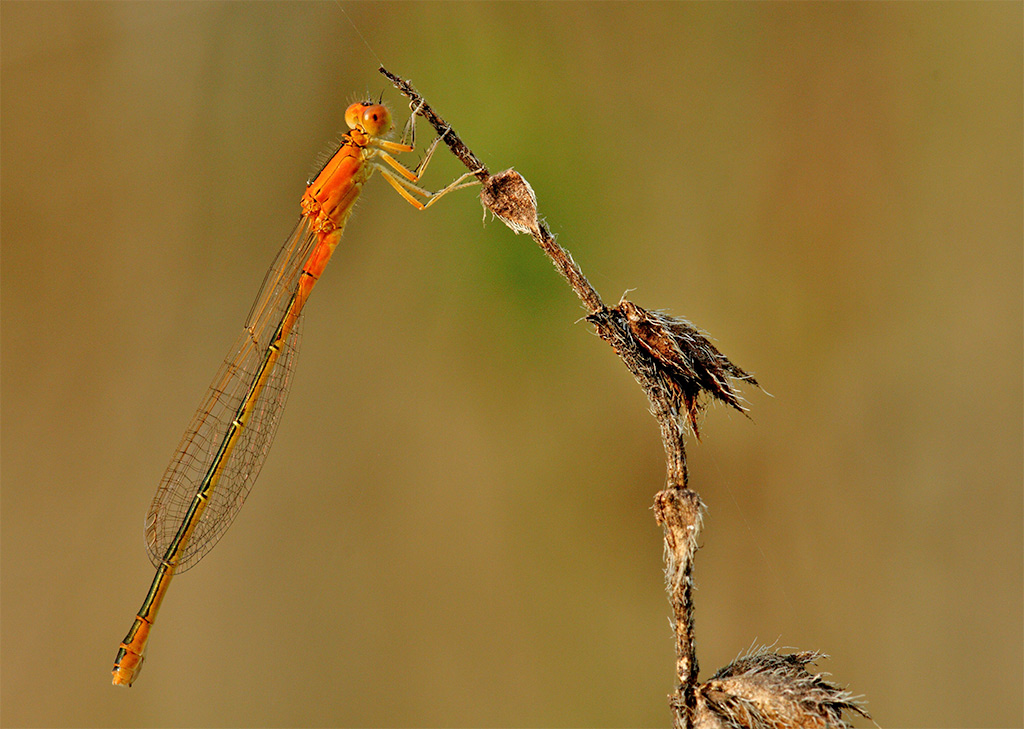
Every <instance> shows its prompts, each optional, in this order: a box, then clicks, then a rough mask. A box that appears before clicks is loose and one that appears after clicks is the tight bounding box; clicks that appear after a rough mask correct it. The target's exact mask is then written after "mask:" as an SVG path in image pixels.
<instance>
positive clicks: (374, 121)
mask: <svg viewBox="0 0 1024 729" xmlns="http://www.w3.org/2000/svg"><path fill="white" fill-rule="evenodd" d="M360 121H361V126H362V127H363V131H364V132H366V133H367V134H369V135H371V136H377V135H380V134H384V133H385V132H387V131H389V130H390V129H391V112H390V111H388V108H387V107H386V106H384V104H370V105H369V106H363V109H362V114H361V115H360Z"/></svg>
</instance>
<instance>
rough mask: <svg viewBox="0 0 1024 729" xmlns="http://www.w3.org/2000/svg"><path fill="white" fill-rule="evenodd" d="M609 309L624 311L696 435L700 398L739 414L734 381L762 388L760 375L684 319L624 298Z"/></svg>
mask: <svg viewBox="0 0 1024 729" xmlns="http://www.w3.org/2000/svg"><path fill="white" fill-rule="evenodd" d="M608 311H609V312H610V313H615V312H617V313H619V314H621V316H622V317H623V319H624V320H625V322H626V324H627V325H628V327H629V331H630V333H631V334H632V335H633V338H634V339H635V340H636V341H637V343H638V344H639V345H640V346H641V347H642V348H643V349H644V350H645V351H646V352H647V353H648V354H650V356H651V358H652V359H653V360H654V363H655V366H656V368H657V370H658V372H659V373H660V374H661V375H663V378H664V380H665V381H666V383H667V384H668V385H669V386H670V388H672V390H673V393H674V394H675V395H676V396H678V398H679V400H680V401H681V404H682V405H683V408H684V409H685V412H686V416H687V419H688V420H689V423H690V427H691V428H693V433H694V435H696V436H697V437H698V438H700V432H699V431H698V430H697V417H698V416H699V415H700V413H701V411H702V410H703V409H704V407H705V405H706V402H707V401H706V399H704V398H702V395H703V394H704V393H707V394H708V395H710V396H711V397H712V398H714V399H716V400H721V401H722V402H724V403H726V404H727V405H731V406H732V407H734V408H736V409H737V410H739V411H740V412H741V413H746V412H747V408H746V406H745V405H744V404H743V398H742V396H741V395H740V394H739V392H738V390H737V389H736V384H735V383H736V381H742V382H749V383H750V384H751V385H754V386H755V387H759V385H758V384H757V380H755V379H754V377H753V375H750V374H749V373H747V372H744V371H743V370H742V369H740V368H739V367H737V366H736V365H734V364H733V363H732V362H731V361H729V359H728V358H727V357H726V356H725V355H724V354H722V353H721V352H719V351H718V348H717V347H715V345H714V344H712V343H711V340H710V338H709V337H708V335H707V334H705V333H704V332H702V331H700V330H699V329H697V327H695V326H693V324H691V323H690V322H688V321H686V320H685V319H676V318H674V317H671V316H667V315H666V314H663V313H661V312H658V311H647V310H646V309H641V308H640V307H639V306H637V305H636V304H634V303H633V302H632V301H627V300H626V299H622V300H621V301H620V302H619V303H618V305H617V306H615V307H613V308H611V309H609V310H608Z"/></svg>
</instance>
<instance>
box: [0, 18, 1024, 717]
mask: <svg viewBox="0 0 1024 729" xmlns="http://www.w3.org/2000/svg"><path fill="white" fill-rule="evenodd" d="M342 7H344V10H345V12H344V13H343V12H342V10H341V7H339V5H338V4H337V3H333V2H323V3H310V4H305V3H260V4H247V3H231V4H214V3H202V4H197V3H183V4H175V3H170V4H165V3H159V4H150V3H45V4H44V3H9V2H5V3H3V5H2V6H0V11H2V22H0V48H2V90H3V93H2V120H3V125H2V137H0V145H2V146H0V149H2V216H0V226H2V227H0V235H2V316H3V320H2V365H3V369H2V421H3V427H2V511H0V515H2V575H3V579H2V601H0V610H2V641H0V648H2V651H0V653H2V683H0V688H2V695H0V703H2V723H3V725H4V726H53V727H65V726H66V727H71V726H75V727H84V726H110V727H121V726H144V727H148V726H154V727H159V726H211V727H214V726H471V725H472V726H602V727H604V726H608V727H612V726H668V725H669V724H670V714H669V709H668V706H667V701H666V696H667V694H669V693H670V692H671V691H672V689H673V673H674V663H673V661H674V655H673V647H672V646H673V643H672V637H671V632H670V629H669V624H668V615H669V608H668V603H667V602H666V598H665V594H664V587H663V583H662V559H661V558H662V554H661V550H662V547H661V531H660V529H659V528H658V527H657V526H656V525H655V523H654V518H653V515H652V513H651V511H650V506H651V503H652V499H653V496H654V494H655V492H656V491H658V489H659V488H661V486H662V485H663V478H664V472H663V469H664V464H663V454H662V449H661V443H660V440H659V437H658V432H657V428H656V425H655V423H654V421H653V419H652V418H651V417H650V415H649V414H648V412H647V404H646V401H645V399H644V397H643V395H642V393H641V391H640V390H639V388H638V387H637V386H636V384H635V382H634V381H633V380H632V378H631V377H630V376H629V374H628V373H627V371H626V370H625V368H624V367H623V366H622V365H621V364H620V363H619V361H618V360H617V358H616V357H615V356H614V355H613V353H612V352H611V351H610V349H609V348H608V347H607V345H605V344H604V343H602V342H601V341H600V340H599V339H597V338H596V337H595V336H594V335H593V334H592V333H591V330H590V328H589V327H588V326H587V325H586V323H585V322H581V321H578V319H579V318H580V317H581V316H582V315H583V313H584V312H583V310H582V309H581V308H580V306H579V304H578V302H577V301H576V299H575V297H574V295H573V294H572V293H571V291H570V290H569V288H568V287H567V286H566V285H565V283H564V282H563V281H562V280H561V279H560V278H559V277H558V276H557V275H556V273H555V272H554V270H553V269H552V266H551V264H550V263H549V262H548V261H547V260H546V258H545V257H544V256H543V255H542V254H541V252H540V251H539V250H538V249H537V248H536V246H535V245H534V244H533V243H532V241H530V240H529V239H528V238H527V237H525V236H518V237H517V236H514V235H513V234H512V233H511V232H510V231H509V230H507V229H506V228H505V227H504V226H503V225H501V224H500V223H499V222H497V221H493V220H492V221H484V222H482V221H481V218H482V215H481V208H480V205H479V203H478V201H477V200H476V194H475V192H474V191H472V190H467V191H463V192H460V193H455V194H453V195H451V196H450V197H449V198H447V199H445V200H444V201H443V202H442V203H441V204H438V205H437V206H435V207H433V208H431V210H430V211H428V212H426V213H419V212H417V211H415V210H413V209H412V208H411V207H410V206H408V205H406V204H405V203H404V202H403V201H402V200H401V199H399V198H398V197H397V196H396V195H395V194H394V192H393V191H392V190H391V189H390V188H389V187H388V186H387V185H386V184H385V183H384V182H383V181H382V180H379V179H374V180H372V181H371V182H370V183H369V185H368V186H367V188H366V190H365V191H364V195H363V200H362V201H361V202H360V204H359V208H358V210H357V213H356V215H355V216H354V217H353V218H352V220H351V221H350V224H349V227H348V230H347V231H346V234H345V238H344V242H343V245H342V246H341V247H339V249H338V251H337V253H336V254H335V256H334V259H333V261H332V263H331V265H330V267H329V268H328V270H327V273H326V274H325V276H324V278H323V280H322V281H321V283H320V285H319V286H318V288H317V291H316V293H315V294H314V296H313V297H312V300H311V302H310V306H309V307H308V309H307V316H306V325H305V332H304V344H303V351H302V355H301V357H300V359H299V364H298V368H297V371H296V378H295V384H294V388H293V390H292V394H291V398H290V401H289V405H288V407H287V409H286V411H285V414H284V417H283V419H282V423H281V427H280V430H279V432H278V436H277V440H276V443H275V445H274V448H273V449H272V451H271V453H270V456H269V458H268V460H267V462H266V466H265V468H264V470H263V473H262V476H261V477H260V479H259V483H258V484H257V486H256V488H255V489H254V490H253V493H252V495H251V497H250V498H249V501H248V503H247V505H246V507H245V508H244V509H243V510H242V512H241V514H240V515H239V517H238V519H237V520H236V522H235V524H234V526H233V527H232V528H231V530H230V531H229V533H228V534H227V535H226V537H225V538H224V540H223V541H222V542H221V543H220V545H219V546H218V547H217V549H216V550H214V552H213V554H212V556H210V557H208V558H207V559H206V560H205V561H204V562H203V563H202V565H200V566H199V568H197V569H195V570H193V571H191V572H189V573H188V574H187V575H183V576H181V577H180V578H179V579H177V580H175V582H174V585H173V587H172V589H171V590H170V592H169V594H168V598H167V600H166V601H165V603H164V605H163V609H162V612H161V613H160V617H159V621H158V623H157V625H156V628H155V629H154V632H153V637H152V640H151V644H150V646H149V659H148V662H147V665H146V669H145V671H143V673H142V677H141V678H140V679H139V681H138V682H137V683H136V684H135V686H134V687H133V688H132V689H131V690H130V691H123V690H119V689H115V688H113V687H111V686H110V668H111V666H112V664H113V659H114V654H115V652H116V649H117V645H118V642H119V641H120V640H121V638H122V637H123V636H124V634H125V632H126V631H127V629H128V627H129V625H130V624H131V620H132V617H133V615H134V612H135V611H136V610H137V609H138V607H139V604H140V603H141V601H142V598H143V596H144V593H145V591H146V588H147V587H148V585H149V582H150V579H151V578H152V574H153V570H152V567H151V566H150V564H149V561H148V559H147V558H146V555H145V548H144V545H143V539H142V527H143V518H144V515H145V513H146V510H147V508H148V506H149V502H150V499H151V498H152V495H153V492H154V490H155V488H156V486H157V483H158V481H159V479H160V476H161V475H162V473H163V471H164V468H165V467H166V465H167V461H168V459H169V457H170V456H171V454H172V452H173V450H174V448H175V446H176V445H177V443H178V440H179V438H180V437H181V434H182V432H183V431H184V429H185V426H186V425H187V424H188V421H189V418H190V417H191V416H192V413H193V410H194V408H195V407H196V406H197V405H198V404H199V401H200V397H201V396H202V395H203V393H204V392H205V388H206V387H207V386H208V384H209V381H210V380H211V379H212V377H213V375H214V372H215V371H216V370H217V367H218V366H219V364H220V362H221V360H222V358H223V357H224V355H225V354H226V353H227V351H228V348H229V347H230V345H231V343H232V342H233V341H234V339H235V336H236V333H237V332H238V331H239V328H240V326H241V324H242V322H243V320H244V319H245V316H246V313H247V312H248V309H249V306H250V304H251V301H252V299H253V297H254V296H255V294H256V291H257V289H258V287H259V284H260V281H261V280H262V276H263V274H264V272H265V269H266V267H267V266H268V265H269V263H270V261H271V260H272V258H273V256H274V254H275V253H276V251H277V249H278V247H279V246H280V244H281V243H282V242H283V240H284V238H285V237H286V236H287V235H288V233H289V232H290V230H291V228H292V226H293V224H294V222H295V220H296V218H297V215H298V200H299V197H300V196H301V194H302V191H303V188H304V182H305V180H306V179H307V178H308V177H309V176H310V174H311V173H312V172H314V171H315V169H314V168H315V160H316V159H317V158H318V155H319V154H320V153H321V152H324V151H326V150H328V149H329V147H330V145H331V143H333V142H334V141H335V140H336V139H337V138H338V134H339V132H340V131H341V130H342V128H343V127H344V123H343V114H344V110H345V108H346V106H347V105H348V103H350V102H351V101H353V100H355V99H356V98H357V97H362V96H364V95H365V94H366V93H367V92H368V93H369V94H371V95H373V96H377V95H379V94H380V93H381V92H382V91H383V92H384V96H385V98H386V99H387V100H389V101H390V103H391V104H392V106H393V108H395V109H396V117H397V118H398V119H399V120H400V121H402V120H404V119H405V118H406V106H405V104H404V103H403V101H402V99H401V98H400V97H399V96H398V94H397V93H395V92H393V91H392V90H391V89H390V88H389V87H388V85H387V84H386V83H385V81H384V79H383V78H382V77H381V76H380V75H379V74H378V73H377V71H376V68H377V65H378V60H380V61H383V62H384V63H385V64H387V65H388V66H389V67H390V68H391V69H392V70H393V71H395V72H397V73H399V74H400V75H402V76H404V77H407V78H411V79H412V80H413V82H414V84H415V85H416V86H417V88H418V89H419V90H420V91H422V92H423V93H424V94H425V95H426V97H427V98H428V100H429V101H430V102H431V104H433V105H434V107H435V108H436V109H437V110H438V111H439V112H440V113H441V114H442V115H444V116H445V117H446V118H447V119H448V120H449V121H451V122H452V123H453V125H454V126H455V128H456V129H457V131H458V132H459V133H460V134H461V135H462V136H463V138H464V139H465V141H466V142H467V143H468V144H470V145H471V146H472V147H473V149H474V150H475V151H476V153H477V154H478V155H479V156H480V157H481V159H483V160H484V161H485V162H486V163H487V164H488V165H489V166H490V168H491V169H492V170H493V171H497V170H501V169H504V168H506V167H510V166H515V167H516V169H518V170H519V171H520V172H522V173H523V174H524V175H525V176H526V177H527V179H528V180H529V181H530V182H531V183H532V184H533V187H534V188H535V189H536V191H537V194H538V196H539V200H540V211H541V214H542V215H543V216H545V217H546V219H547V221H548V223H549V224H550V226H551V228H552V229H553V230H554V231H556V232H557V233H558V235H559V241H560V242H561V243H562V244H563V245H565V246H566V247H567V248H569V250H571V252H572V253H573V255H574V256H575V258H576V260H577V261H578V262H579V263H580V265H581V266H582V268H583V270H584V272H585V273H586V274H587V275H588V276H589V277H590V279H591V281H592V282H593V284H594V285H595V286H596V287H597V288H598V290H599V291H600V292H601V294H602V295H603V296H604V297H605V298H606V300H607V301H608V302H615V301H617V300H618V298H619V296H620V295H622V293H623V292H624V291H626V290H627V289H632V290H633V291H632V292H631V294H630V298H631V299H632V300H634V301H636V302H637V303H638V304H640V305H641V306H644V307H647V308H659V309H665V310H667V311H669V312H670V313H672V314H675V315H678V316H685V317H687V318H688V319H690V320H691V321H693V322H694V323H696V324H697V325H698V326H700V327H702V328H704V329H706V330H708V331H709V332H711V334H712V335H713V336H714V337H715V338H716V339H717V342H718V344H719V346H720V347H721V349H722V350H723V351H724V352H725V353H726V354H728V355H729V356H730V357H731V358H733V359H734V361H735V362H737V363H738V364H739V365H740V366H741V367H743V368H746V369H748V370H750V371H752V372H754V373H755V374H756V375H757V377H758V379H759V380H760V381H761V382H762V383H763V385H764V387H765V389H766V390H767V391H768V392H770V393H771V396H768V395H766V394H764V393H761V392H757V391H749V390H748V391H747V393H746V394H747V397H748V400H749V402H750V405H751V415H752V419H751V420H748V419H747V418H745V417H742V416H741V415H739V414H738V413H735V412H729V411H726V410H725V409H722V408H713V409H711V410H710V411H709V412H708V414H707V415H706V417H705V419H704V421H703V425H702V434H703V438H704V440H703V442H701V443H695V444H693V445H692V446H691V448H690V467H691V478H692V484H693V486H694V487H695V488H696V489H697V490H699V491H700V493H701V494H702V496H703V498H704V500H705V501H706V502H707V505H708V516H707V520H706V523H705V531H704V534H703V537H702V549H701V551H700V552H699V554H698V562H697V573H696V582H697V586H698V590H697V592H696V600H697V636H698V650H699V657H700V662H701V666H702V667H703V673H702V676H703V677H704V678H707V677H708V676H709V675H710V674H711V673H712V672H714V671H715V670H717V669H718V668H719V667H721V666H723V665H724V664H726V663H728V662H729V661H730V660H732V659H733V658H735V657H736V656H737V655H738V654H739V653H741V652H743V651H745V650H746V649H747V648H748V647H750V646H751V645H752V644H760V643H768V644H772V643H774V644H777V645H778V646H780V647H795V648H799V649H818V650H823V651H825V652H827V653H829V654H831V656H832V658H831V659H829V660H827V661H823V662H822V663H821V664H820V665H819V669H820V670H824V671H828V672H830V673H831V674H832V677H833V679H834V680H835V681H837V682H839V683H841V684H843V685H846V686H848V687H849V689H850V690H851V691H852V692H854V693H856V694H862V695H864V696H865V697H866V699H867V701H868V708H869V709H870V710H871V711H872V712H873V714H874V715H875V717H876V718H877V720H878V722H879V724H881V725H882V726H888V727H932V726H971V727H990V726H1019V725H1020V724H1021V722H1022V696H1021V692H1022V689H1021V686H1022V643H1024V639H1022V529H1021V526H1022V503H1021V502H1022V419H1024V414H1022V392H1021V389H1022V387H1021V386H1022V377H1021V374H1022V295H1021V288H1022V283H1021V281H1022V213H1021V201H1022V195H1024V191H1022V167H1024V165H1022V142H1021V140H1022V119H1021V116H1022V112H1021V110H1022V92H1021V89H1022V86H1024V79H1022V61H1021V58H1022V40H1021V39H1022V36H1024V29H1022V20H1021V12H1020V5H1019V3H980V4H976V3H971V4H968V3H941V4H935V3H925V4H902V3H900V4H894V3H872V4H826V5H822V4H729V3H723V4H703V3H699V4H684V3H679V4H628V5H626V4H595V5H591V4H573V3H560V4H550V5H549V4H530V3H522V4H520V3H515V4H504V3H502V4H496V3H478V4H463V3H441V4H437V3H419V4H389V3H374V4H354V3H351V4H350V3H343V4H342ZM346 13H347V15H348V17H346ZM350 19H351V21H352V22H354V23H355V25H356V26H358V28H359V31H360V32H361V34H362V37H363V38H364V39H365V42H364V40H363V39H361V38H360V37H359V35H358V34H357V33H356V32H355V31H354V30H353V25H352V23H350ZM420 130H421V132H423V135H422V136H421V140H422V141H426V140H427V139H428V138H429V137H428V135H427V134H426V131H427V128H426V126H425V125H421V127H420ZM459 172H460V167H459V164H458V163H457V162H455V161H454V160H452V159H451V157H450V155H447V154H441V153H439V154H438V156H437V157H436V158H435V162H434V163H433V165H432V167H431V170H430V172H429V174H428V176H427V179H426V181H425V183H426V184H427V186H429V187H432V188H435V189H436V188H439V187H441V186H443V185H444V184H445V183H446V182H448V180H450V179H451V178H453V177H455V176H456V175H457V174H458V173H459ZM858 726H870V723H869V722H866V721H863V720H860V721H858Z"/></svg>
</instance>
